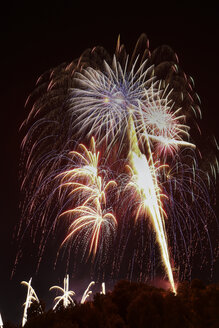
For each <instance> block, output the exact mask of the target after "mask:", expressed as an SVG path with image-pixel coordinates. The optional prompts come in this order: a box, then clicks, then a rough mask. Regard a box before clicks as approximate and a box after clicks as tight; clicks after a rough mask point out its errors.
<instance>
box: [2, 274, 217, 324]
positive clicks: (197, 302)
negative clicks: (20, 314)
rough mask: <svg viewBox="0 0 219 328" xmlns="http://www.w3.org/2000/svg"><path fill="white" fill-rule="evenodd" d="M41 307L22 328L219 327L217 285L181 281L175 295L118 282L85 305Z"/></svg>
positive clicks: (35, 306)
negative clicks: (53, 307) (108, 290)
mask: <svg viewBox="0 0 219 328" xmlns="http://www.w3.org/2000/svg"><path fill="white" fill-rule="evenodd" d="M42 308H44V306H43V303H42V302H41V305H40V306H39V304H37V303H33V304H32V306H31V307H30V308H29V311H28V321H27V323H26V325H25V328H147V327H149V328H160V327H164V328H176V327H177V328H181V327H182V328H186V327H188V328H193V327H194V328H196V327H197V328H202V327H203V328H207V327H211V328H219V284H214V285H207V286H205V285H204V284H203V283H202V282H201V281H200V280H193V281H192V282H191V283H188V282H183V283H181V284H179V286H178V292H177V295H176V296H175V295H174V294H173V293H172V292H170V291H166V290H163V289H159V288H155V287H152V286H148V285H146V284H143V283H134V282H128V281H120V282H118V283H117V284H116V285H115V287H114V290H113V291H112V292H109V293H107V294H106V295H102V294H96V295H94V297H93V300H92V301H90V302H86V303H85V304H77V303H76V305H75V306H74V307H69V308H67V309H64V308H63V306H59V308H57V309H56V311H55V312H54V311H52V310H49V311H45V312H44V313H43V314H40V311H42ZM39 309H40V310H39ZM15 327H18V326H14V325H13V324H11V323H9V322H7V323H5V325H4V328H15Z"/></svg>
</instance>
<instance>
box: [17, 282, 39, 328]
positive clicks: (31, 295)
mask: <svg viewBox="0 0 219 328" xmlns="http://www.w3.org/2000/svg"><path fill="white" fill-rule="evenodd" d="M31 282H32V278H30V280H29V281H28V282H27V281H22V282H21V284H22V285H24V286H27V297H26V301H25V303H24V313H23V319H22V327H24V325H25V324H26V322H27V310H28V308H29V307H30V306H31V304H32V303H33V302H38V303H40V302H39V299H38V297H37V295H36V293H35V291H34V289H33V287H32V286H31Z"/></svg>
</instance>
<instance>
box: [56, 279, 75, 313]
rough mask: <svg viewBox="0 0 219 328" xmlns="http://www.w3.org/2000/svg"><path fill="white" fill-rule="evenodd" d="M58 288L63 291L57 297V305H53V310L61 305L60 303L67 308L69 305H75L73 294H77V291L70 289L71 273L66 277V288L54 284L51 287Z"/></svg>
mask: <svg viewBox="0 0 219 328" xmlns="http://www.w3.org/2000/svg"><path fill="white" fill-rule="evenodd" d="M53 289H57V290H59V291H61V292H62V293H63V295H61V296H57V297H56V298H55V302H56V303H55V305H54V307H53V310H55V308H56V307H57V306H58V305H59V303H62V304H63V306H64V308H67V307H68V306H69V305H73V306H74V305H75V303H74V301H73V299H72V298H71V296H73V295H75V292H73V291H72V290H69V275H67V276H66V278H64V288H62V287H59V286H53V287H51V288H50V290H53Z"/></svg>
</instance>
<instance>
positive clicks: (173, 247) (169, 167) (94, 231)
mask: <svg viewBox="0 0 219 328" xmlns="http://www.w3.org/2000/svg"><path fill="white" fill-rule="evenodd" d="M27 105H29V106H32V107H31V111H30V114H29V115H28V118H27V120H26V121H25V122H24V124H23V129H25V128H27V131H26V134H25V137H24V140H23V143H22V148H23V157H22V161H23V163H25V170H24V172H25V173H24V176H23V182H22V190H24V191H26V198H25V200H24V205H23V217H24V220H23V221H22V222H21V225H20V228H19V236H20V235H21V233H22V231H23V230H22V224H23V225H25V230H26V231H27V232H29V233H30V234H31V236H32V237H33V240H34V241H35V240H38V239H39V243H40V248H39V258H40V259H41V258H42V254H43V251H44V249H45V245H46V243H47V241H48V238H49V236H50V234H51V233H56V232H57V231H59V230H60V229H59V226H60V224H63V223H64V222H65V224H66V226H67V227H65V228H66V230H65V236H64V237H63V238H62V240H63V242H62V244H61V246H63V247H61V249H63V248H65V247H67V246H68V247H69V254H71V253H72V254H74V255H75V254H77V252H79V250H80V252H81V253H82V258H84V255H85V254H86V255H87V257H86V259H87V261H88V258H90V256H91V255H92V265H94V267H95V268H96V267H98V263H99V267H102V268H103V267H109V266H111V267H112V268H113V269H112V270H113V271H115V272H119V270H120V267H121V263H122V261H123V259H125V257H126V255H125V252H126V248H127V249H129V250H130V245H129V246H127V245H128V243H129V238H130V239H131V237H130V236H131V234H132V230H135V229H137V227H139V226H140V227H141V231H143V232H141V238H139V239H137V238H135V239H133V240H132V247H133V253H134V255H133V256H132V255H131V254H128V257H129V263H131V264H130V265H128V267H129V268H130V271H133V267H134V266H135V265H138V267H139V266H140V271H141V272H140V276H141V277H142V276H144V277H145V279H147V278H148V277H147V274H144V273H142V272H146V271H147V268H148V270H152V271H153V269H152V267H153V266H154V264H153V265H152V263H154V262H155V253H156V252H157V251H156V248H158V250H159V258H161V260H162V266H163V268H164V270H165V273H166V275H167V277H168V279H169V281H170V284H171V288H172V290H173V291H174V292H176V288H175V283H174V276H173V270H172V266H179V265H181V266H182V267H181V269H180V274H181V277H183V276H184V274H186V273H185V272H186V271H187V273H188V271H189V273H188V275H190V272H191V270H190V269H188V268H191V264H192V259H193V258H194V257H195V252H194V251H192V250H193V249H195V250H196V252H198V251H200V253H201V254H203V256H202V259H203V261H204V260H205V257H206V254H207V253H208V252H210V256H211V262H212V263H213V257H214V254H213V246H212V243H211V237H210V229H208V225H209V223H208V220H209V217H212V218H215V216H214V214H213V210H212V209H211V205H210V197H209V194H208V191H207V187H206V184H205V181H207V183H208V184H209V185H210V186H211V182H210V181H211V177H210V173H209V172H210V171H211V172H212V175H213V176H216V171H217V168H218V161H217V160H216V159H215V158H214V160H213V162H214V163H213V162H210V164H209V170H208V169H207V171H206V172H205V171H204V170H202V167H201V164H200V163H201V159H202V158H203V157H204V155H201V152H200V149H199V147H197V142H196V140H197V139H199V136H198V138H197V135H198V133H199V128H198V129H196V127H197V123H196V120H198V119H199V118H201V111H200V108H199V99H198V96H197V95H196V93H195V92H194V91H193V80H192V78H190V77H189V76H187V75H186V74H185V73H184V72H183V71H182V70H181V69H180V66H179V63H178V58H177V56H176V54H175V53H174V52H173V51H172V50H171V49H170V48H169V47H167V46H163V47H160V48H158V49H155V50H154V51H153V52H152V53H151V52H150V51H149V44H148V40H147V37H146V36H145V35H142V36H141V37H140V38H139V40H138V41H137V43H136V46H135V48H134V51H133V54H132V55H131V56H129V55H128V54H127V53H126V50H125V47H124V45H121V44H120V39H118V43H117V46H116V51H115V54H114V55H113V56H112V57H111V56H110V55H109V54H108V53H107V52H106V50H104V49H103V48H102V47H95V48H93V49H92V50H90V49H89V50H87V51H85V52H84V53H83V54H82V56H81V57H80V58H79V59H77V60H75V61H73V62H72V63H70V64H62V65H60V66H58V67H57V68H55V69H51V70H50V71H48V72H46V73H45V74H43V75H42V76H41V77H40V78H39V80H38V81H37V85H36V89H35V91H34V92H33V93H32V94H31V95H30V97H29V98H28V101H27ZM127 169H128V173H127ZM39 216H40V220H38V217H39ZM132 222H134V223H133V224H132ZM212 222H213V220H212ZM215 222H216V220H215ZM36 224H37V226H36ZM130 227H131V228H130ZM39 230H40V231H41V232H43V233H41V234H40V237H39ZM60 231H61V230H60ZM153 235H155V238H154V237H153ZM149 240H150V242H149ZM204 240H205V241H207V245H208V247H206V251H205V250H204V247H203V245H204V244H206V243H205V242H204ZM155 242H156V245H157V246H155V245H154V243H155ZM80 252H79V253H80ZM147 252H149V254H148V253H147ZM206 252H207V253H206ZM204 253H205V255H204ZM183 254H184V256H183ZM147 256H148V258H147V259H145V257H147ZM98 261H99V262H98ZM68 262H69V261H68ZM139 263H140V264H139ZM146 263H147V264H146ZM182 263H184V268H183V264H182ZM148 272H149V271H148ZM152 276H153V274H151V277H152ZM140 279H142V278H140Z"/></svg>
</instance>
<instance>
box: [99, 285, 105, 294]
mask: <svg viewBox="0 0 219 328" xmlns="http://www.w3.org/2000/svg"><path fill="white" fill-rule="evenodd" d="M101 288H102V290H101V292H100V294H103V295H106V286H105V282H102V284H101Z"/></svg>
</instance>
